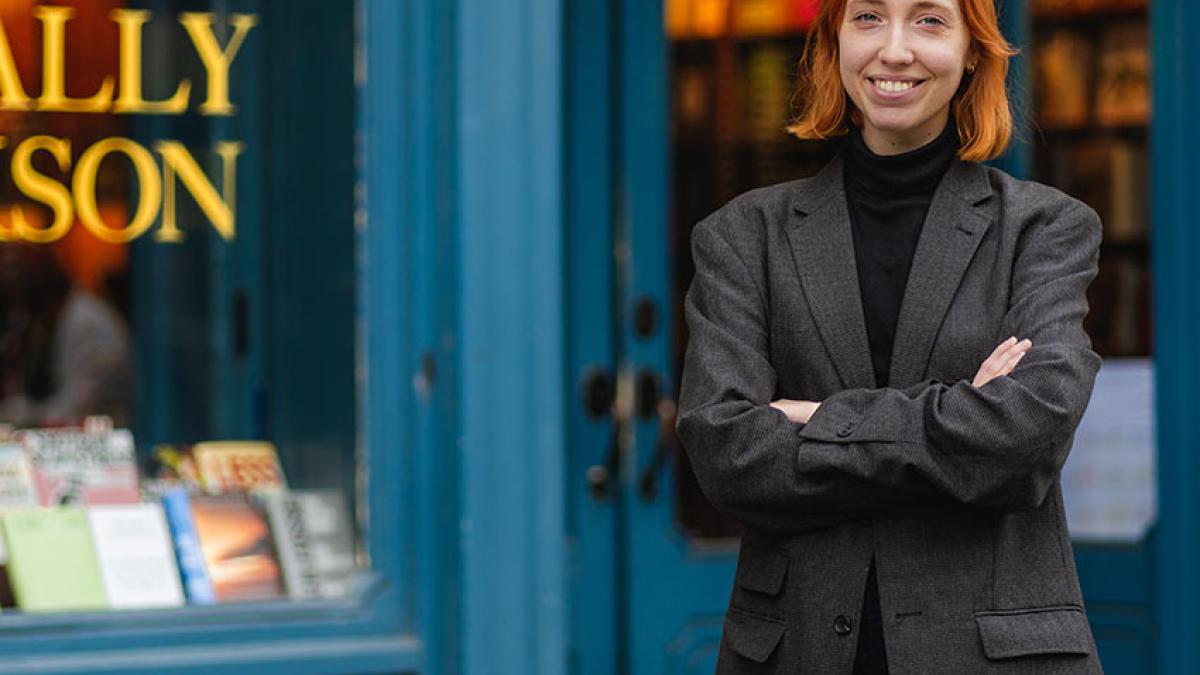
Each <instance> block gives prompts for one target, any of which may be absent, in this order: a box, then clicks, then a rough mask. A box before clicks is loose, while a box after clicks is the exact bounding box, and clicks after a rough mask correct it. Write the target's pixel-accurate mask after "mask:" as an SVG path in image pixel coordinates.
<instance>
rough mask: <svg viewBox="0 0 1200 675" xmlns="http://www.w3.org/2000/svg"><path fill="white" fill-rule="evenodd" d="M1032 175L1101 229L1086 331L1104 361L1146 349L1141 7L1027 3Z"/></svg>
mask: <svg viewBox="0 0 1200 675" xmlns="http://www.w3.org/2000/svg"><path fill="white" fill-rule="evenodd" d="M1031 11H1032V17H1031V22H1030V24H1031V28H1032V31H1031V43H1032V47H1033V49H1032V52H1031V55H1030V56H1031V58H1030V63H1031V71H1032V76H1033V86H1032V87H1031V89H1032V92H1033V98H1034V101H1033V114H1034V124H1033V125H1032V128H1031V129H1030V131H1029V137H1030V141H1031V147H1032V150H1033V175H1032V178H1033V179H1034V180H1037V181H1041V182H1043V183H1048V184H1050V185H1054V186H1055V187H1058V188H1060V189H1062V190H1065V191H1066V192H1068V193H1070V194H1072V195H1074V196H1075V197H1078V198H1079V199H1082V200H1083V201H1085V202H1087V203H1088V204H1089V205H1090V206H1092V208H1094V209H1096V211H1097V213H1099V214H1100V219H1101V220H1102V221H1103V223H1104V241H1103V243H1102V244H1101V247H1100V272H1099V274H1098V275H1097V277H1096V279H1095V281H1093V282H1092V285H1091V287H1090V288H1089V289H1088V296H1089V297H1088V301H1089V302H1088V304H1089V306H1090V311H1089V313H1088V316H1087V319H1086V322H1085V326H1086V328H1087V332H1088V335H1090V336H1091V338H1092V343H1093V347H1094V349H1095V350H1096V352H1097V353H1099V354H1100V355H1101V356H1104V357H1148V356H1150V355H1151V352H1152V341H1151V339H1152V336H1151V326H1152V317H1151V309H1152V302H1151V276H1152V275H1151V269H1150V245H1149V236H1150V233H1149V229H1150V228H1149V225H1150V166H1149V150H1150V145H1149V142H1150V126H1149V121H1150V39H1149V37H1150V27H1149V21H1148V18H1149V17H1148V7H1147V3H1146V0H1038V1H1036V2H1034V3H1033V4H1032V8H1031Z"/></svg>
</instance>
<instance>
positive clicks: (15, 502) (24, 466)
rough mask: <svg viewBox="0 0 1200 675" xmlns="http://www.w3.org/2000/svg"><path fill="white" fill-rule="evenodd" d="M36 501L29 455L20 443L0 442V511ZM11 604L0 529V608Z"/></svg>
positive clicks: (23, 506)
mask: <svg viewBox="0 0 1200 675" xmlns="http://www.w3.org/2000/svg"><path fill="white" fill-rule="evenodd" d="M37 504H38V496H37V488H36V487H35V486H34V482H33V468H32V466H31V465H30V463H29V456H28V455H26V454H25V450H24V448H22V447H21V446H20V445H17V444H15V443H3V444H0V514H3V512H4V511H6V510H11V509H17V508H28V507H32V506H37ZM0 527H2V525H0ZM15 606H16V599H15V598H14V597H13V592H12V585H11V583H10V582H9V580H8V552H7V549H5V547H4V535H3V533H2V532H0V608H2V607H15Z"/></svg>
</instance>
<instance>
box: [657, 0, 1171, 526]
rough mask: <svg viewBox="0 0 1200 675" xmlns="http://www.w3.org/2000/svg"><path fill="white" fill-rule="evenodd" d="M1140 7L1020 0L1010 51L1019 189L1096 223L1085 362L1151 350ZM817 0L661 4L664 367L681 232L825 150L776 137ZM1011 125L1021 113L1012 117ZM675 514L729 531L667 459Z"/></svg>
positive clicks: (787, 176)
mask: <svg viewBox="0 0 1200 675" xmlns="http://www.w3.org/2000/svg"><path fill="white" fill-rule="evenodd" d="M1146 2H1147V0H1030V2H1029V3H1028V4H1027V5H1026V7H1027V8H1028V10H1027V11H1029V13H1030V27H1031V29H1032V30H1031V32H1030V40H1029V44H1028V45H1025V46H1024V52H1025V54H1026V56H1027V58H1028V59H1029V62H1030V71H1031V78H1032V79H1031V82H1030V83H1028V84H1027V85H1024V86H1019V87H1018V88H1017V89H1018V91H1022V90H1023V91H1029V92H1030V97H1031V99H1032V100H1031V101H1030V102H1029V104H1023V103H1022V102H1021V101H1019V100H1018V101H1014V104H1015V107H1016V108H1017V110H1018V111H1020V110H1021V109H1022V108H1026V107H1027V108H1029V109H1030V111H1031V113H1032V115H1031V119H1030V123H1029V125H1028V127H1026V128H1021V129H1018V130H1017V131H1016V134H1015V138H1016V140H1017V141H1018V142H1020V141H1023V140H1024V141H1027V142H1028V143H1029V145H1030V149H1031V155H1032V175H1030V176H1027V177H1028V178H1032V179H1033V180H1037V181H1039V182H1043V183H1047V184H1049V185H1053V186H1055V187H1058V188H1060V189H1062V190H1064V191H1066V192H1068V193H1069V194H1071V195H1073V196H1076V197H1078V198H1080V199H1082V200H1083V201H1085V202H1087V203H1088V204H1089V205H1091V206H1092V207H1093V208H1095V209H1096V211H1097V212H1098V213H1099V214H1100V217H1101V219H1102V221H1103V223H1104V240H1103V244H1102V246H1101V255H1100V258H1101V259H1100V271H1099V274H1098V276H1097V278H1096V280H1095V281H1094V282H1093V283H1092V286H1091V287H1090V289H1089V305H1090V312H1089V314H1088V317H1087V319H1086V323H1085V326H1086V329H1087V331H1088V334H1089V335H1090V336H1091V338H1092V341H1093V347H1094V349H1095V350H1096V351H1097V353H1099V354H1101V355H1102V356H1104V357H1106V358H1108V357H1147V356H1149V355H1150V353H1151V334H1150V327H1151V316H1150V311H1151V289H1150V278H1151V273H1150V272H1151V271H1150V268H1149V261H1150V247H1149V242H1148V234H1149V233H1148V229H1149V228H1148V225H1149V222H1150V214H1149V190H1150V183H1149V163H1148V152H1149V135H1150V134H1149V102H1150V94H1149V83H1150V51H1149V25H1148V21H1147V18H1148V9H1147V6H1146ZM818 8H819V0H668V2H667V4H666V11H665V17H664V18H665V21H666V30H667V36H668V43H669V45H670V67H671V71H670V73H671V78H670V82H671V85H670V86H671V91H670V105H671V109H670V121H671V127H670V130H671V160H672V168H671V191H672V192H671V197H670V204H671V219H672V223H671V226H672V230H673V240H674V241H676V242H679V244H678V245H677V257H676V261H675V272H674V275H675V276H674V278H675V293H676V298H675V302H674V303H673V307H674V308H675V312H676V316H675V321H674V325H675V326H676V327H677V328H676V331H675V337H674V339H675V340H676V344H675V350H674V354H675V368H676V371H675V372H677V373H678V372H680V369H681V368H682V359H683V353H684V348H685V346H686V343H687V326H686V324H685V322H684V321H683V317H682V316H681V315H680V313H681V311H682V310H681V307H682V298H683V293H684V292H685V291H686V289H687V284H688V283H689V282H690V280H691V277H692V274H693V267H692V262H691V256H690V255H689V251H690V247H689V246H688V245H687V242H689V241H690V231H691V228H692V227H693V226H694V225H695V224H696V223H697V222H699V221H700V220H701V219H703V218H704V217H705V216H707V215H708V214H710V213H712V212H713V211H714V210H716V209H717V208H718V207H720V206H721V205H722V204H724V203H725V202H727V201H728V200H729V199H731V198H733V197H734V196H736V195H738V194H740V193H742V192H745V191H746V190H750V189H752V188H755V187H759V186H763V185H769V184H772V183H777V182H781V181H786V180H791V179H794V178H801V177H804V176H808V175H811V174H813V173H815V172H816V171H817V170H818V169H819V168H820V167H821V166H822V165H824V163H825V162H826V161H828V159H829V158H830V157H831V156H832V154H833V152H834V151H835V149H836V144H833V143H824V142H805V141H800V140H798V139H796V138H794V137H792V136H790V135H789V134H787V133H786V132H785V131H784V126H785V125H786V123H787V121H788V119H789V118H790V116H791V114H792V112H793V109H794V108H793V100H792V97H793V92H794V87H795V77H796V74H797V66H798V64H799V60H800V56H801V54H802V53H803V50H804V45H805V35H806V31H807V29H808V28H809V26H810V25H811V24H812V21H813V20H814V19H815V17H816V13H817V10H818ZM1017 119H1018V120H1020V119H1021V115H1020V114H1018V115H1017ZM676 462H677V463H678V466H677V469H678V474H677V475H679V476H680V477H681V485H680V489H679V490H678V491H677V494H676V498H677V500H679V501H678V504H677V506H678V509H677V513H678V514H679V518H680V521H681V526H682V527H684V528H685V529H686V530H688V531H690V532H691V533H692V535H693V536H701V537H721V536H728V535H732V534H736V530H737V526H736V525H735V524H734V523H732V522H730V521H728V520H725V519H723V518H721V517H720V516H719V514H717V513H716V511H715V510H714V509H712V507H711V506H710V505H709V504H708V503H707V501H706V500H704V498H703V496H702V495H701V494H700V493H699V490H698V488H697V487H696V485H695V484H694V478H693V477H692V473H691V470H690V467H688V466H687V458H686V456H685V455H684V453H682V452H677V453H676Z"/></svg>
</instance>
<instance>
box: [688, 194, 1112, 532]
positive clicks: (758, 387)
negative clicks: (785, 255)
mask: <svg viewBox="0 0 1200 675" xmlns="http://www.w3.org/2000/svg"><path fill="white" fill-rule="evenodd" d="M719 222H720V221H719V220H716V219H715V217H714V219H710V220H706V221H705V222H703V223H701V224H700V225H698V226H697V227H696V228H695V230H694V232H693V235H692V251H693V258H694V261H695V266H696V275H695V277H694V279H693V281H692V285H691V287H690V288H689V290H688V293H687V296H686V298H685V301H684V309H685V315H686V318H687V322H688V327H689V341H688V347H687V352H686V355H685V358H684V368H683V381H682V384H681V388H680V406H679V416H678V418H677V422H676V430H677V432H678V435H679V438H680V440H681V441H682V443H683V445H684V448H685V449H686V451H687V452H688V455H689V458H690V459H691V462H692V466H693V468H694V470H695V472H696V476H697V479H698V480H699V483H700V487H701V489H702V490H703V491H704V493H705V495H706V496H707V497H708V498H709V499H710V500H711V501H712V502H713V503H714V505H716V506H717V507H718V508H720V509H722V510H723V511H725V512H726V513H728V514H730V515H731V516H733V517H735V518H737V519H739V520H741V521H743V522H745V523H747V524H749V525H753V526H755V527H757V528H759V529H762V530H765V531H788V530H796V529H805V528H809V527H814V526H820V525H825V524H831V523H835V522H839V521H842V520H845V519H847V518H850V517H854V516H857V515H860V514H864V513H870V512H873V511H878V510H880V509H883V508H887V507H893V506H900V505H906V504H919V503H924V504H929V503H938V502H942V503H944V502H946V501H947V500H949V501H951V502H955V503H959V504H965V505H970V506H974V507H978V508H982V509H988V510H992V511H998V512H1012V511H1020V510H1026V509H1032V508H1036V507H1038V506H1039V505H1040V504H1041V503H1042V501H1043V499H1044V498H1045V496H1046V493H1047V491H1048V490H1049V489H1050V487H1051V486H1052V485H1053V484H1054V482H1055V481H1056V480H1057V477H1058V473H1059V471H1060V469H1061V468H1062V465H1063V463H1064V462H1065V461H1066V457H1067V453H1068V451H1069V450H1070V446H1071V440H1072V438H1073V436H1074V432H1075V428H1076V427H1077V426H1078V423H1079V419H1080V418H1081V417H1082V415H1083V411H1084V409H1085V408H1086V406H1087V402H1088V400H1089V399H1090V397H1091V392H1092V385H1093V382H1094V380H1095V375H1096V372H1097V371H1098V370H1099V367H1100V357H1099V356H1098V355H1097V354H1096V353H1095V352H1093V351H1092V350H1091V342H1090V340H1089V339H1088V337H1087V334H1086V333H1085V332H1084V330H1083V317H1084V316H1085V315H1086V313H1087V299H1086V291H1087V286H1088V284H1089V283H1090V282H1091V280H1092V279H1093V278H1094V277H1095V275H1096V271H1097V258H1098V251H1099V243H1100V236H1101V232H1100V222H1099V219H1098V217H1097V216H1096V214H1095V212H1094V211H1092V210H1091V209H1090V208H1087V207H1085V206H1083V205H1081V204H1079V203H1075V205H1074V207H1073V208H1070V209H1068V210H1067V211H1066V212H1064V213H1062V214H1060V215H1058V216H1057V217H1055V218H1052V219H1049V218H1048V219H1045V220H1042V221H1040V222H1035V223H1031V224H1029V225H1028V226H1027V227H1026V229H1025V231H1024V232H1023V233H1022V235H1021V237H1022V238H1021V242H1020V244H1019V248H1018V251H1017V253H1016V258H1015V260H1014V265H1013V276H1012V289H1011V294H1010V304H1009V307H1008V309H1007V312H1006V314H1005V315H1004V318H1003V321H1002V325H1001V330H1002V331H1003V333H1004V334H1008V335H1019V336H1023V337H1026V338H1028V339H1029V340H1031V341H1032V347H1031V348H1029V349H1028V351H1027V352H1025V355H1024V358H1023V359H1021V363H1020V364H1019V366H1017V367H1014V368H1011V369H1010V372H1007V373H1003V374H1000V375H999V376H994V377H992V378H991V379H990V380H987V381H985V382H984V383H983V384H981V385H980V386H975V383H974V382H971V381H967V380H961V381H959V382H955V383H945V382H938V381H933V380H927V381H925V382H922V383H919V384H917V385H914V386H911V387H908V388H906V389H895V388H879V389H848V390H843V391H839V392H836V393H834V394H833V395H831V396H829V397H828V398H826V399H824V400H823V401H821V402H820V407H819V408H818V409H817V410H816V412H815V413H813V415H812V417H811V419H809V420H808V423H807V424H804V425H802V426H801V425H798V424H797V423H796V422H794V421H792V420H791V419H789V418H788V415H787V414H786V413H785V412H784V410H782V409H781V408H780V407H776V406H773V405H772V398H773V395H774V388H775V383H776V381H777V378H776V372H775V370H774V366H773V365H772V363H771V362H770V360H769V355H768V348H767V335H768V325H767V315H766V308H765V307H763V306H762V303H761V301H760V297H761V296H760V295H759V294H758V291H757V289H756V287H755V284H756V281H755V279H754V277H753V276H752V274H751V272H750V269H749V268H748V267H747V266H746V264H745V261H744V260H743V259H742V258H741V257H739V255H738V254H737V252H736V251H735V250H734V249H733V247H732V246H731V245H730V244H729V243H728V242H727V241H726V240H725V239H724V238H723V237H722V234H721V231H720V229H719V228H718V227H715V226H716V225H719ZM985 365H986V362H985ZM1014 365H1015V364H1014ZM976 381H979V378H978V377H977V378H976Z"/></svg>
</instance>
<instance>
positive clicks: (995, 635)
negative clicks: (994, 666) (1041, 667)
mask: <svg viewBox="0 0 1200 675" xmlns="http://www.w3.org/2000/svg"><path fill="white" fill-rule="evenodd" d="M975 623H976V624H977V625H978V626H979V637H980V638H981V639H982V640H983V653H984V655H985V656H987V657H988V658H989V659H1007V658H1011V657H1014V656H1027V655H1030V654H1091V653H1092V637H1091V629H1090V628H1088V621H1087V616H1085V615H1084V613H1083V610H1082V609H1081V608H1079V607H1075V606H1062V607H1045V608H1031V609H1017V610H1004V611H995V612H976V614H975Z"/></svg>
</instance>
